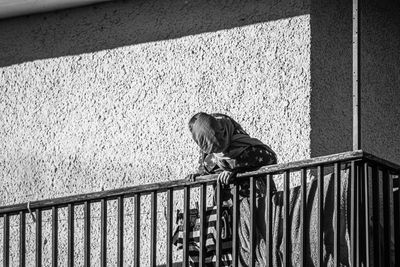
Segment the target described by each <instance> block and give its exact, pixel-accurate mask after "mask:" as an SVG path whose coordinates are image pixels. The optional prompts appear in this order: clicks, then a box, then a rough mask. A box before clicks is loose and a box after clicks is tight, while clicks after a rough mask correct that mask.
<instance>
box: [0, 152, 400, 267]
mask: <svg viewBox="0 0 400 267" xmlns="http://www.w3.org/2000/svg"><path fill="white" fill-rule="evenodd" d="M343 168H348V170H349V172H348V174H349V175H348V177H341V169H343ZM327 173H331V174H332V177H333V183H334V199H332V201H333V203H332V204H333V209H334V216H333V218H334V221H333V240H334V244H333V259H334V265H335V266H339V257H340V255H339V254H340V246H341V245H342V244H341V243H340V242H341V238H340V227H341V226H340V222H341V218H340V216H342V214H343V213H341V212H340V210H339V209H340V201H341V200H340V196H339V194H340V185H341V179H349V180H348V184H349V203H350V211H349V221H350V224H349V228H350V229H349V230H350V235H349V236H350V240H349V241H350V242H349V246H350V253H349V261H350V264H351V266H361V265H364V266H399V264H400V230H399V225H400V224H399V221H400V220H399V214H400V194H399V191H398V185H399V175H400V166H398V165H396V164H393V163H390V162H388V161H385V160H382V159H380V158H377V157H375V156H373V155H371V154H368V153H365V152H363V151H353V152H346V153H340V154H335V155H329V156H324V157H318V158H313V159H307V160H302V161H297V162H291V163H285V164H277V165H271V166H268V167H263V168H261V169H259V170H257V171H253V172H248V173H242V174H238V177H237V178H238V180H239V181H240V180H244V179H249V180H250V197H249V200H250V210H251V216H250V217H251V218H254V215H255V214H254V212H255V205H256V204H255V199H256V196H255V180H256V179H259V178H261V179H265V182H266V185H267V186H266V188H267V192H266V197H265V199H266V201H265V205H266V214H267V215H266V236H265V240H266V241H267V242H266V244H267V246H266V251H265V255H266V259H267V263H268V264H269V266H273V248H272V244H273V242H272V239H273V238H274V236H273V229H272V228H273V221H272V217H273V216H272V210H273V208H272V205H274V204H273V202H272V198H273V196H272V195H273V192H272V186H271V183H272V182H273V181H275V182H276V183H277V184H278V185H279V184H281V185H282V186H281V193H282V196H283V198H282V199H283V211H284V212H283V233H282V235H283V236H282V245H283V251H282V252H283V261H282V265H283V266H290V265H296V266H309V265H310V262H307V260H308V255H306V254H307V253H308V252H307V250H306V247H307V245H308V244H307V242H309V241H308V239H307V235H306V234H305V216H306V214H305V212H306V205H307V201H306V194H307V192H306V190H307V182H309V181H310V180H311V179H314V181H317V191H316V195H317V196H318V197H317V208H318V227H317V228H318V229H317V235H318V238H317V240H318V244H317V248H318V253H317V256H316V257H317V258H316V259H315V260H316V262H317V264H318V265H319V266H323V265H324V264H325V263H324V259H323V257H324V252H323V248H322V246H323V245H322V244H323V242H324V238H325V237H324V230H326V229H324V224H323V223H322V220H323V216H324V203H323V199H324V198H323V194H324V190H323V185H324V177H325V175H326V174H327ZM296 182H297V184H298V185H297V186H298V187H299V188H300V203H301V204H300V205H301V209H300V211H301V212H300V230H301V231H300V233H302V234H301V237H300V240H301V246H300V248H301V251H299V262H292V260H291V255H290V248H289V246H290V235H291V233H290V227H289V223H290V222H289V219H288V218H289V212H290V210H289V205H290V204H289V195H290V190H292V189H291V185H293V184H296ZM210 186H215V201H214V202H215V205H216V209H217V221H216V232H217V236H218V237H220V236H221V227H222V225H221V224H222V222H221V211H222V199H221V190H222V187H221V185H220V184H219V183H217V176H216V175H207V176H202V177H199V178H198V179H197V180H196V181H195V182H189V181H186V180H177V181H172V182H162V183H154V184H147V185H139V186H133V187H128V188H121V189H115V190H109V191H102V192H96V193H90V194H81V195H76V196H68V197H62V198H55V199H48V200H40V201H35V202H31V203H24V204H16V205H10V206H4V207H0V216H1V217H2V220H3V223H2V228H3V234H2V239H3V240H2V241H3V242H2V249H1V250H2V253H3V255H2V261H3V266H11V265H12V264H11V260H10V251H12V250H13V249H14V250H17V251H14V252H13V255H17V263H18V261H19V266H26V265H32V264H33V262H29V263H30V264H27V260H26V259H27V257H26V253H27V236H26V235H27V233H26V225H27V216H31V217H33V218H34V221H33V225H34V227H35V231H34V240H35V245H31V246H30V247H29V250H31V249H34V251H35V257H34V262H35V266H42V265H43V250H42V247H43V240H42V238H43V232H42V230H43V229H42V228H43V227H42V221H43V219H42V218H43V217H42V214H43V213H44V212H47V213H49V217H50V218H51V220H50V224H51V231H50V232H51V235H50V237H49V239H50V240H51V253H50V255H49V257H50V259H48V261H49V262H51V265H52V266H57V265H58V264H61V262H60V259H59V258H60V257H59V256H60V253H61V252H60V251H59V249H58V248H59V246H58V242H59V211H60V209H64V210H65V209H66V211H67V233H68V234H67V251H66V253H67V256H66V258H67V260H66V261H67V264H68V266H73V265H74V264H75V261H76V259H75V255H76V253H74V252H76V251H75V250H77V249H78V248H77V246H76V244H75V243H76V242H75V240H76V237H75V236H74V234H75V231H76V229H77V226H76V225H75V226H74V222H75V219H76V218H74V217H75V214H76V209H78V208H79V209H83V215H82V220H83V224H82V229H81V231H82V232H83V235H82V236H83V242H82V243H83V244H82V246H83V247H82V248H83V251H82V254H83V256H82V257H83V265H84V266H90V265H91V259H93V257H91V249H92V248H93V244H92V240H91V227H92V228H93V225H91V212H92V211H93V210H94V205H99V211H100V228H99V230H100V264H101V266H106V265H107V262H110V261H113V262H115V263H116V264H117V266H126V265H128V264H126V263H125V264H124V257H126V255H127V253H133V259H134V260H133V264H134V265H135V266H140V264H141V263H142V265H143V264H144V263H143V260H142V262H141V259H143V258H146V259H148V263H146V264H145V265H146V266H147V265H150V266H156V265H157V257H160V248H163V249H165V251H164V252H163V253H161V254H162V255H163V257H164V258H163V259H162V260H159V261H158V262H159V264H160V262H162V264H163V266H173V265H174V266H175V265H176V261H179V262H182V264H183V266H189V238H188V237H189V232H190V228H189V227H190V226H189V223H188V221H189V213H190V205H191V203H192V205H193V201H191V198H192V200H193V198H197V199H198V201H199V203H200V205H199V217H200V241H199V242H200V244H199V248H200V249H199V263H200V266H204V265H205V255H206V251H205V238H206V237H205V231H206V229H205V227H206V226H205V225H206V208H207V202H209V200H210V199H209V196H208V195H207V188H209V187H210ZM182 190H183V197H182V198H181V199H176V198H174V193H176V192H177V191H182ZM193 190H197V191H196V192H197V193H195V194H194V193H193V192H192V191H193ZM279 190H280V189H279V187H278V191H279ZM160 194H164V195H163V196H162V198H163V199H164V198H165V199H166V200H165V201H164V202H163V203H161V206H165V212H166V224H165V225H164V226H163V228H162V229H160V227H157V226H159V225H158V224H157V214H158V210H159V209H158V205H157V204H158V201H157V199H158V197H160ZM144 197H146V198H149V199H150V203H149V206H150V209H149V210H150V219H149V222H150V237H149V241H150V245H149V250H148V251H147V250H146V251H143V250H142V247H141V246H140V244H141V243H140V240H141V238H143V237H142V235H141V231H140V230H138V229H141V228H140V227H141V224H142V223H143V222H142V221H141V216H140V213H141V209H142V208H143V207H145V206H147V201H146V203H144V200H143V199H144ZM127 199H130V200H131V199H133V200H134V201H133V203H134V213H133V218H134V219H133V225H129V224H128V225H127V224H126V223H124V220H125V219H126V215H127V214H125V212H124V210H125V209H124V203H125V204H126V202H127ZM112 201H114V203H115V202H116V205H111V204H110V202H112ZM176 201H178V202H179V201H181V202H182V203H183V217H184V219H183V250H182V255H181V257H178V258H179V259H178V260H177V257H174V255H173V254H174V247H173V245H172V235H173V227H174V220H173V218H174V216H175V215H174V203H175V202H176ZM238 201H239V192H238V186H234V188H233V212H232V217H233V221H232V226H231V227H232V229H233V231H232V233H233V236H232V260H233V266H237V265H238V254H239V253H240V252H239V239H238V222H239V220H240V214H239V208H238ZM129 203H131V202H129ZM111 208H115V209H116V210H115V213H116V224H117V227H116V229H117V234H116V237H115V239H116V245H117V248H116V253H115V255H109V254H110V253H107V248H108V246H110V244H109V242H108V240H109V239H110V237H109V236H108V231H107V225H108V224H107V219H108V218H107V216H108V212H110V209H111ZM10 218H13V220H16V221H17V222H18V232H19V233H18V234H17V235H16V236H15V235H13V236H10ZM127 228H129V229H127ZM127 232H134V235H133V237H132V238H133V244H134V249H133V251H127V249H126V246H125V244H124V242H126V238H124V234H126V233H127ZM159 232H165V233H166V234H165V238H163V240H161V239H160V238H159V240H157V233H159ZM16 238H17V239H18V245H17V246H13V248H11V247H10V240H13V239H16ZM162 244H164V245H162ZM250 244H251V251H254V249H255V247H256V245H257V244H256V239H255V223H254V220H252V222H251V224H250ZM221 246H222V241H221V238H216V244H215V253H216V259H217V262H216V266H220V264H221V262H220V259H221V257H220V256H221ZM175 252H176V251H175ZM144 253H145V255H144ZM250 255H251V256H250V259H249V265H250V266H254V262H255V253H251V254H250ZM111 257H114V258H113V259H111ZM14 260H15V259H14ZM17 263H13V264H17ZM62 264H63V265H64V264H65V263H64V262H62ZM92 264H93V263H92ZM129 265H131V264H129Z"/></svg>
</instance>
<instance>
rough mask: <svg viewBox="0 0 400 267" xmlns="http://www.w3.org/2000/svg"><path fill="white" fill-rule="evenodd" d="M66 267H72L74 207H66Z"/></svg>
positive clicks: (70, 205)
mask: <svg viewBox="0 0 400 267" xmlns="http://www.w3.org/2000/svg"><path fill="white" fill-rule="evenodd" d="M68 266H69V267H73V266H74V206H73V205H72V204H69V205H68Z"/></svg>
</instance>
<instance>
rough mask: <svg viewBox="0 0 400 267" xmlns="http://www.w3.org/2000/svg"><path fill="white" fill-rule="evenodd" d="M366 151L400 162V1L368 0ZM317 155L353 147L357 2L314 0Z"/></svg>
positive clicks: (364, 6)
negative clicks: (353, 45) (355, 10)
mask: <svg viewBox="0 0 400 267" xmlns="http://www.w3.org/2000/svg"><path fill="white" fill-rule="evenodd" d="M360 9H361V15H360V19H361V23H360V27H361V29H360V30H361V32H360V38H361V56H360V58H361V118H362V120H361V127H362V129H361V135H362V136H361V139H362V145H361V147H362V149H364V150H365V151H367V152H370V153H373V154H375V155H377V156H380V157H383V158H385V159H388V160H391V161H393V162H396V163H400V135H399V134H398V133H399V131H400V105H399V104H398V103H399V101H400V90H399V89H400V81H399V77H400V70H399V62H400V55H399V48H400V26H399V25H400V23H399V18H400V17H399V16H398V14H399V11H400V3H399V2H398V1H393V0H385V1H379V2H377V1H373V0H371V1H370V0H368V1H362V2H360ZM310 136H311V156H312V157H315V156H321V155H327V154H332V153H338V152H343V151H349V150H352V4H351V1H350V2H349V1H329V2H328V1H322V2H321V1H312V5H311V135H310Z"/></svg>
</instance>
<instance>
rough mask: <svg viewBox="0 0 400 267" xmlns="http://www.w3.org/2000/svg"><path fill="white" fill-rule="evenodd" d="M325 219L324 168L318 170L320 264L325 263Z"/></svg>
mask: <svg viewBox="0 0 400 267" xmlns="http://www.w3.org/2000/svg"><path fill="white" fill-rule="evenodd" d="M323 221H324V174H323V170H322V168H320V169H319V171H318V266H322V265H323V241H324V235H323V231H322V230H323V229H322V228H323V227H322V225H323Z"/></svg>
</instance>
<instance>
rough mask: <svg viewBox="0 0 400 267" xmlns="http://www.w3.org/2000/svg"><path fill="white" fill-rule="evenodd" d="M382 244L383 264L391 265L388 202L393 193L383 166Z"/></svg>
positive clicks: (386, 170) (388, 176)
mask: <svg viewBox="0 0 400 267" xmlns="http://www.w3.org/2000/svg"><path fill="white" fill-rule="evenodd" d="M382 178H383V180H382V181H383V225H384V227H383V231H384V232H383V238H384V241H383V244H384V246H385V248H384V250H383V251H384V256H383V257H384V259H385V266H391V263H392V261H391V257H392V253H391V250H392V248H391V236H392V232H391V227H392V222H391V210H390V206H391V204H392V203H390V195H391V194H393V193H392V192H393V190H391V183H390V180H391V179H390V175H389V171H388V169H386V168H384V167H383V177H382Z"/></svg>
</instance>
